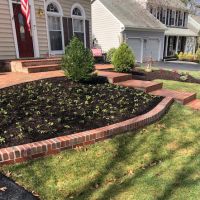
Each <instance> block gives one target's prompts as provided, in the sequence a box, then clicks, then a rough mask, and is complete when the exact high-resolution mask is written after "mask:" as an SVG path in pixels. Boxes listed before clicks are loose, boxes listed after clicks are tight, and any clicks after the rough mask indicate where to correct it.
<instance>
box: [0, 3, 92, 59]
mask: <svg viewBox="0 0 200 200" xmlns="http://www.w3.org/2000/svg"><path fill="white" fill-rule="evenodd" d="M29 4H30V10H31V19H30V20H31V30H30V31H29V30H28V27H27V24H26V19H25V17H24V15H23V14H22V11H21V5H20V0H1V1H0V10H1V12H0V60H5V59H16V58H23V59H24V58H41V57H48V56H51V55H52V56H56V55H61V54H63V53H64V49H65V46H66V45H67V44H68V43H69V41H70V39H71V38H72V36H73V35H76V36H77V37H79V38H80V39H81V40H82V41H83V42H84V44H85V46H87V47H90V44H91V42H90V41H91V40H90V38H91V2H90V0H67V1H66V0H29Z"/></svg>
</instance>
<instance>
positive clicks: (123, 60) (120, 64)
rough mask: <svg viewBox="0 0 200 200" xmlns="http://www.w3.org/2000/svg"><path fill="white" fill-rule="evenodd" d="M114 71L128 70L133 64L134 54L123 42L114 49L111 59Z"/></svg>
mask: <svg viewBox="0 0 200 200" xmlns="http://www.w3.org/2000/svg"><path fill="white" fill-rule="evenodd" d="M112 64H113V65H114V68H115V71H117V72H130V71H131V69H132V68H133V67H134V64H135V56H134V54H133V52H132V50H131V49H130V48H129V47H128V45H127V44H125V43H123V44H121V45H120V47H119V48H118V49H117V50H116V51H115V53H114V55H113V59H112Z"/></svg>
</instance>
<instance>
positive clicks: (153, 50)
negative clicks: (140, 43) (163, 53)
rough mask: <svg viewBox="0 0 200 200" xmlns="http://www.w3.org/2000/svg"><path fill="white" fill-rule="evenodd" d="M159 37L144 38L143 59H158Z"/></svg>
mask: <svg viewBox="0 0 200 200" xmlns="http://www.w3.org/2000/svg"><path fill="white" fill-rule="evenodd" d="M159 47H160V40H159V39H144V51H143V52H144V53H143V61H148V60H150V59H151V58H152V60H153V61H158V60H159V53H160V52H159V51H160V48H159Z"/></svg>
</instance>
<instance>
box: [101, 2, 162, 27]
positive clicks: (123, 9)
mask: <svg viewBox="0 0 200 200" xmlns="http://www.w3.org/2000/svg"><path fill="white" fill-rule="evenodd" d="M100 2H101V3H102V4H103V5H104V6H105V7H106V8H107V9H108V10H109V11H110V12H111V13H112V14H113V15H114V16H115V17H116V18H117V19H118V20H119V21H120V22H121V23H122V24H123V25H124V26H125V28H135V29H155V30H163V31H164V30H165V29H166V27H165V26H164V25H163V24H162V23H161V22H160V21H159V20H157V19H156V18H155V17H154V16H153V15H151V14H150V13H149V12H148V11H147V10H145V9H144V8H143V7H142V6H141V5H140V4H139V3H137V2H136V1H135V0H100Z"/></svg>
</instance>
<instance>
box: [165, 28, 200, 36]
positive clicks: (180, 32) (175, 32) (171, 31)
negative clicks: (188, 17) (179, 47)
mask: <svg viewBox="0 0 200 200" xmlns="http://www.w3.org/2000/svg"><path fill="white" fill-rule="evenodd" d="M165 35H168V36H191V37H196V36H198V34H197V33H195V32H193V31H192V30H191V29H188V28H185V29H183V28H168V29H167V30H166V31H165Z"/></svg>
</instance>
